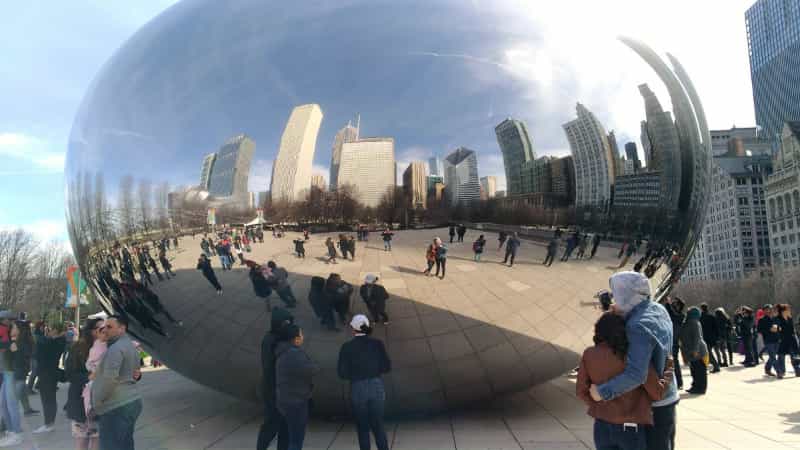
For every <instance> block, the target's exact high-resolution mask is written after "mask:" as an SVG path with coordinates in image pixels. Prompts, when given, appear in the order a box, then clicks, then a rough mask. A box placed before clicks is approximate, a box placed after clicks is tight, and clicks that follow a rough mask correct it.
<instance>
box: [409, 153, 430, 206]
mask: <svg viewBox="0 0 800 450" xmlns="http://www.w3.org/2000/svg"><path fill="white" fill-rule="evenodd" d="M425 172H426V167H425V162H424V161H412V162H411V164H409V165H408V167H407V168H406V170H405V172H403V194H404V195H405V198H406V204H407V205H408V206H409V207H410V208H415V209H416V208H423V209H424V208H426V207H427V197H428V186H427V179H426V175H425Z"/></svg>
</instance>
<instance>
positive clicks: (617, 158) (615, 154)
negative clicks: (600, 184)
mask: <svg viewBox="0 0 800 450" xmlns="http://www.w3.org/2000/svg"><path fill="white" fill-rule="evenodd" d="M608 146H609V147H611V156H612V158H611V161H612V162H613V163H614V177H618V176H621V175H623V174H624V173H625V165H624V164H623V160H622V155H621V154H620V153H619V145H618V144H617V135H616V134H614V131H613V130H612V131H611V132H609V133H608Z"/></svg>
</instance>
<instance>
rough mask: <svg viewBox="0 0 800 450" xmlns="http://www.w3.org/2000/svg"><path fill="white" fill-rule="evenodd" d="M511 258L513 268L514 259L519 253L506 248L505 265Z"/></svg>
mask: <svg viewBox="0 0 800 450" xmlns="http://www.w3.org/2000/svg"><path fill="white" fill-rule="evenodd" d="M509 256H510V257H511V265H512V266H513V265H514V257H516V256H517V252H515V251H513V250H508V246H506V257H505V258H503V264H505V263H506V262H508V257H509Z"/></svg>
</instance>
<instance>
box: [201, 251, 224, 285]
mask: <svg viewBox="0 0 800 450" xmlns="http://www.w3.org/2000/svg"><path fill="white" fill-rule="evenodd" d="M197 270H201V271H203V276H204V277H206V280H208V282H209V283H211V286H214V289H216V290H217V295H222V286H221V285H220V284H219V281H217V275H216V274H215V273H214V268H213V267H211V260H209V259H208V256H206V255H203V254H201V255H200V258H199V259H198V260H197Z"/></svg>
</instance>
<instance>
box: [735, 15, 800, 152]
mask: <svg viewBox="0 0 800 450" xmlns="http://www.w3.org/2000/svg"><path fill="white" fill-rule="evenodd" d="M745 19H746V25H747V46H748V48H749V54H750V78H751V80H752V82H753V103H754V104H755V110H756V123H757V124H758V125H760V126H761V127H762V129H763V131H764V133H765V134H764V136H765V137H766V138H768V139H770V140H772V141H775V142H777V141H778V139H779V135H780V133H781V130H782V128H783V124H784V122H788V121H797V120H800V70H798V67H800V2H797V1H796V0H758V1H757V2H756V3H755V4H754V5H753V6H751V7H750V9H748V10H747V13H746V14H745Z"/></svg>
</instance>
